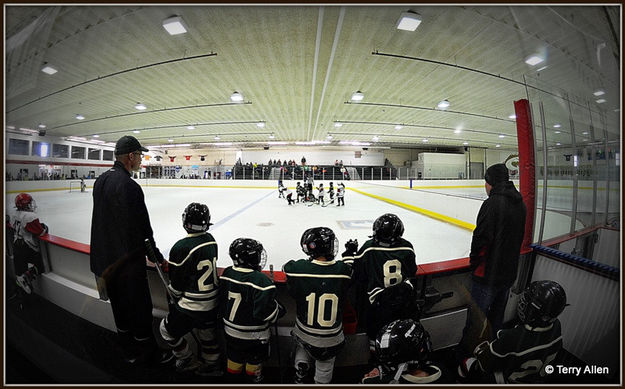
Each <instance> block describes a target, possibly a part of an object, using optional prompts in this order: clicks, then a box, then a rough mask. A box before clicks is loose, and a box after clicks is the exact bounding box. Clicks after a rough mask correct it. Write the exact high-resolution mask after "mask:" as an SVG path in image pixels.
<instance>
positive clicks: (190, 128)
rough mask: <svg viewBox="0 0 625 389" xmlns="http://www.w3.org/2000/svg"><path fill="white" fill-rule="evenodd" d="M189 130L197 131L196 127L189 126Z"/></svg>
mask: <svg viewBox="0 0 625 389" xmlns="http://www.w3.org/2000/svg"><path fill="white" fill-rule="evenodd" d="M187 130H195V126H187Z"/></svg>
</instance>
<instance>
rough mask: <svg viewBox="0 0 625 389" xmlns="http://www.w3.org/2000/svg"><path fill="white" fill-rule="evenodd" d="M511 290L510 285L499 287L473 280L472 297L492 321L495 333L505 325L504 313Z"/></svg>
mask: <svg viewBox="0 0 625 389" xmlns="http://www.w3.org/2000/svg"><path fill="white" fill-rule="evenodd" d="M509 291H510V287H508V286H506V287H502V286H500V287H497V286H494V285H487V284H481V283H479V282H476V281H473V286H472V287H471V298H473V301H474V302H475V304H477V306H478V307H479V308H480V309H481V310H482V313H484V316H486V318H487V319H488V321H489V322H490V325H491V328H492V329H493V335H495V334H497V331H499V330H500V329H501V328H502V327H503V315H504V313H505V311H506V303H507V302H508V292H509Z"/></svg>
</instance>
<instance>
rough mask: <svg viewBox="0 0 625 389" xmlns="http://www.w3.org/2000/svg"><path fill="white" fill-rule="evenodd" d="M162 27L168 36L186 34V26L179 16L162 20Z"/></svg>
mask: <svg viewBox="0 0 625 389" xmlns="http://www.w3.org/2000/svg"><path fill="white" fill-rule="evenodd" d="M163 27H164V28H165V30H167V32H168V33H169V35H178V34H184V33H185V32H187V25H186V24H185V22H184V20H182V18H181V17H180V16H172V17H171V18H168V19H165V20H163Z"/></svg>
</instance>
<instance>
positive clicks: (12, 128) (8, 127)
mask: <svg viewBox="0 0 625 389" xmlns="http://www.w3.org/2000/svg"><path fill="white" fill-rule="evenodd" d="M7 130H15V126H7Z"/></svg>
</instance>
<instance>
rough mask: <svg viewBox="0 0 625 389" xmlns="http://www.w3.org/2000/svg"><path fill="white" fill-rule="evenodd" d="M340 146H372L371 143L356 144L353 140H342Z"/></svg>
mask: <svg viewBox="0 0 625 389" xmlns="http://www.w3.org/2000/svg"><path fill="white" fill-rule="evenodd" d="M339 144H340V145H352V146H371V143H370V142H356V141H353V140H342V141H340V142H339Z"/></svg>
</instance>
